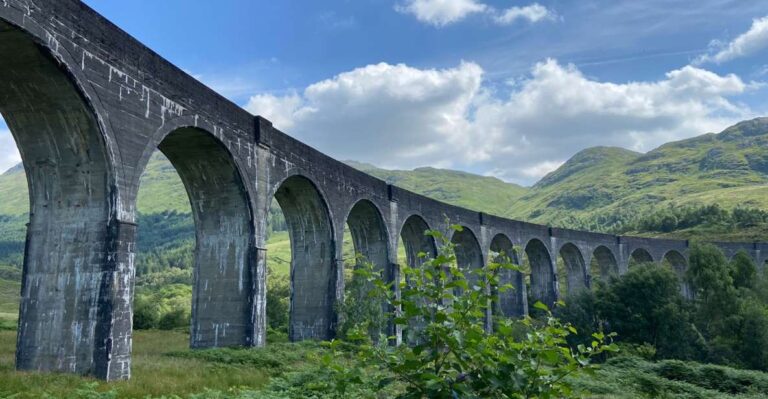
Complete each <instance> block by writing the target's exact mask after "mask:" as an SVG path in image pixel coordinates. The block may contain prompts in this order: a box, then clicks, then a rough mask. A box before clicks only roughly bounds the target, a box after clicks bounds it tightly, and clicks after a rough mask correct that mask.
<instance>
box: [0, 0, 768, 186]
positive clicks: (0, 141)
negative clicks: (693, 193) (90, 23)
mask: <svg viewBox="0 0 768 399" xmlns="http://www.w3.org/2000/svg"><path fill="white" fill-rule="evenodd" d="M86 3H87V4H89V5H90V6H91V7H93V8H95V9H96V10H97V11H99V12H100V13H102V14H103V15H104V16H106V17H107V18H108V19H110V20H112V21H113V22H114V23H116V24H117V25H118V26H120V27H121V28H123V29H124V30H126V31H127V32H128V33H130V34H132V35H133V36H135V37H136V38H138V39H139V40H140V41H142V42H143V43H145V44H146V45H148V46H149V47H150V48H152V49H154V50H155V51H157V52H158V53H159V54H161V55H162V56H164V57H165V58H167V59H168V60H170V61H171V62H173V63H175V64H176V65H178V66H179V67H181V68H183V69H184V70H186V71H188V72H189V73H190V74H192V75H193V76H195V77H196V78H198V79H199V80H201V81H202V82H204V83H206V84H208V85H210V86H211V87H213V88H214V89H216V90H218V91H219V92H221V93H222V94H224V95H225V96H227V97H229V98H230V99H232V100H233V101H235V102H237V103H238V104H240V105H242V106H243V107H245V108H246V109H248V110H249V111H251V112H254V113H257V114H261V115H264V116H266V117H268V118H270V119H272V120H273V122H275V123H276V125H277V126H278V127H279V128H281V129H282V130H284V131H286V132H287V133H289V134H292V135H294V136H296V137H297V138H299V139H301V140H304V141H306V142H308V143H309V144H311V145H313V146H315V147H317V148H319V149H320V150H322V151H324V152H326V153H328V154H330V155H332V156H334V157H336V158H339V159H354V160H359V161H365V162H370V163H373V164H376V165H379V166H382V167H388V168H413V167H418V166H428V165H430V166H438V167H448V168H454V169H461V170H466V171H470V172H474V173H479V174H487V175H493V176H497V177H500V178H502V179H505V180H507V181H512V182H517V183H521V184H532V183H533V182H535V181H536V180H537V179H538V178H540V177H541V176H542V175H543V174H545V173H547V172H549V171H551V170H552V169H553V168H555V167H557V166H558V165H559V164H561V163H562V162H563V161H565V160H567V159H568V158H569V157H570V156H572V155H573V154H574V153H576V152H577V151H579V150H581V149H583V148H586V147H589V146H594V145H613V146H622V147H625V148H629V149H633V150H638V151H647V150H649V149H652V148H654V147H656V146H658V145H660V144H663V143H664V142H667V141H670V140H677V139H681V138H686V137H691V136H695V135H698V134H702V133H705V132H708V131H719V130H721V129H722V128H724V127H726V126H728V125H729V124H731V123H733V122H735V121H738V120H742V119H746V118H751V117H754V116H759V115H763V114H765V113H766V110H767V108H768V107H767V106H766V99H768V87H765V85H764V83H763V82H765V81H767V80H768V18H766V17H767V16H768V2H756V1H755V2H744V1H735V0H700V1H698V2H696V3H695V5H692V4H691V2H689V1H658V0H650V1H643V2H638V1H626V2H624V1H589V0H586V1H546V0H540V1H538V2H530V1H491V0H487V1H483V0H355V1H349V0H338V1H270V2H263V1H252V0H251V1H245V0H220V1H217V2H203V1H197V2H189V1H181V0H163V1H160V2H158V1H145V0H133V1H130V2H115V1H110V0H86ZM763 18H766V19H763ZM11 144H12V142H11V141H10V136H9V135H8V134H7V132H6V133H2V132H0V169H4V168H6V167H9V166H10V164H11V163H12V162H13V161H14V160H15V159H17V158H18V155H17V154H16V153H15V152H14V151H11V150H10V147H12V145H11ZM3 148H4V150H3ZM14 157H15V158H14Z"/></svg>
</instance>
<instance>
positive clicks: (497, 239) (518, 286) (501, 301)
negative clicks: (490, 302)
mask: <svg viewBox="0 0 768 399" xmlns="http://www.w3.org/2000/svg"><path fill="white" fill-rule="evenodd" d="M490 250H491V252H492V253H494V255H495V259H494V261H496V262H501V261H509V262H511V263H513V264H516V265H519V264H520V258H519V256H518V254H517V251H516V250H515V248H514V246H513V245H512V240H510V239H509V237H507V236H506V235H504V234H496V235H495V236H494V237H493V239H492V240H491V248H490ZM504 258H506V259H504ZM507 284H510V285H512V286H513V287H514V290H509V289H508V290H504V291H502V292H497V293H496V294H497V297H498V306H495V307H494V311H495V313H498V314H501V315H503V316H507V317H522V316H525V315H526V314H528V298H527V295H526V290H525V276H524V275H523V273H521V272H519V271H516V270H503V271H502V272H501V276H500V277H499V285H507Z"/></svg>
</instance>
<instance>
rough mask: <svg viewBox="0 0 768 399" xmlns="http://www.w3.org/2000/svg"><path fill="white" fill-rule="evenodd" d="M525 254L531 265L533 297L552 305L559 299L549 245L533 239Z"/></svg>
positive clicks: (526, 247) (535, 299) (529, 242)
mask: <svg viewBox="0 0 768 399" xmlns="http://www.w3.org/2000/svg"><path fill="white" fill-rule="evenodd" d="M525 255H526V257H527V258H528V263H529V264H530V267H531V297H532V298H533V300H534V301H541V302H542V303H544V304H545V305H547V306H549V307H552V306H553V305H554V304H555V302H556V301H557V289H556V281H555V274H554V271H553V270H552V258H551V256H550V255H549V250H548V249H547V246H546V245H544V243H543V242H541V240H539V239H536V238H534V239H531V240H530V241H528V244H527V245H526V246H525Z"/></svg>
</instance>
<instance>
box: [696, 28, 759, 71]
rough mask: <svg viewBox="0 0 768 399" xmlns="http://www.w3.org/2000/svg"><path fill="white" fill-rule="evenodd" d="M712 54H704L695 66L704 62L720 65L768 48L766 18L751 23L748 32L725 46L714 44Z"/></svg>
mask: <svg viewBox="0 0 768 399" xmlns="http://www.w3.org/2000/svg"><path fill="white" fill-rule="evenodd" d="M713 47H714V48H715V51H716V52H714V54H712V53H710V54H704V55H702V56H700V57H699V58H698V59H696V63H697V64H703V63H706V62H713V63H717V64H719V63H722V62H726V61H730V60H733V59H735V58H740V57H746V56H748V55H751V54H754V53H756V52H758V51H760V50H763V49H765V48H767V47H768V16H766V17H763V18H759V19H755V20H753V21H752V27H750V28H749V30H748V31H746V32H744V33H742V34H741V35H739V36H737V37H736V38H735V39H733V41H731V42H729V43H727V44H724V45H723V44H720V43H718V42H714V46H713Z"/></svg>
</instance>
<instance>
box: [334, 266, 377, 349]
mask: <svg viewBox="0 0 768 399" xmlns="http://www.w3.org/2000/svg"><path fill="white" fill-rule="evenodd" d="M356 258H357V259H358V260H359V261H358V262H357V265H356V266H355V269H354V272H353V273H352V279H351V281H350V282H349V283H348V284H346V285H345V293H344V302H342V303H340V304H339V305H338V306H337V311H338V313H339V315H341V322H340V323H339V328H338V334H339V337H340V338H342V339H343V338H353V335H354V332H356V329H357V328H359V326H361V325H366V326H367V329H368V334H369V335H370V337H371V338H372V339H374V340H377V339H378V338H379V335H380V334H385V332H386V331H385V329H386V326H387V318H386V316H387V315H386V313H385V307H386V306H387V305H386V304H385V301H380V300H377V294H378V293H379V292H378V291H377V290H376V289H373V288H374V287H373V285H372V284H371V283H370V281H369V277H371V276H374V275H376V270H375V269H374V266H373V265H372V264H371V263H370V262H365V261H364V259H362V257H361V255H358V256H357V257H356ZM351 333H352V334H351Z"/></svg>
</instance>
